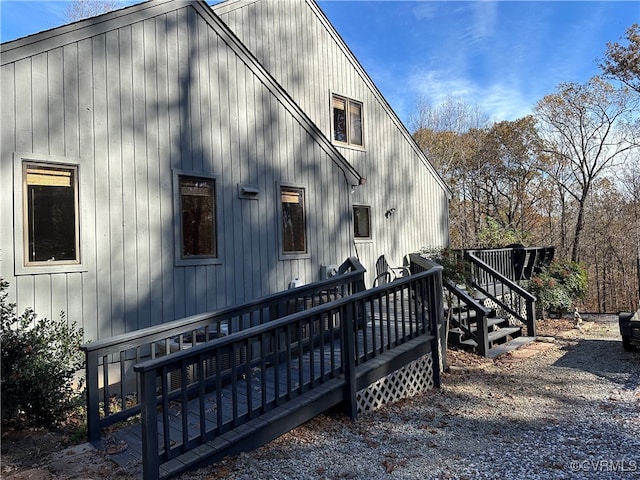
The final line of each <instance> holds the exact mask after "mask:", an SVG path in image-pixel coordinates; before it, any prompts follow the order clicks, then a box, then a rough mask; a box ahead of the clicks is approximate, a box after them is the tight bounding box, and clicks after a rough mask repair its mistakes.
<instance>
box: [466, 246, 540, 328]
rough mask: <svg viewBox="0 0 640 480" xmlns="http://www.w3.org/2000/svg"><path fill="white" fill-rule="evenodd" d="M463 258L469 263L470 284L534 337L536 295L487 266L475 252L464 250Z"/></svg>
mask: <svg viewBox="0 0 640 480" xmlns="http://www.w3.org/2000/svg"><path fill="white" fill-rule="evenodd" d="M465 259H466V260H467V261H468V262H469V263H470V265H471V283H472V286H473V287H474V288H475V289H477V290H478V291H480V292H481V293H482V294H483V295H485V296H486V297H488V298H489V299H491V300H492V301H493V302H494V303H495V304H496V305H497V306H498V308H499V309H501V310H502V312H501V313H504V314H506V315H508V316H509V315H510V316H511V317H512V318H514V319H515V320H517V321H519V322H521V323H523V324H524V325H525V326H526V328H527V335H528V336H531V337H535V335H536V333H535V331H536V328H535V301H536V297H535V296H534V295H532V294H531V293H529V292H528V291H526V290H525V289H524V288H522V287H521V286H520V285H519V284H518V283H516V282H515V281H512V280H511V279H509V278H508V277H507V276H505V275H504V274H502V273H500V272H498V271H497V270H495V269H494V268H492V267H491V266H489V265H488V264H487V263H485V262H484V261H483V260H481V259H480V258H479V257H478V256H476V254H475V252H473V251H469V250H467V251H465Z"/></svg>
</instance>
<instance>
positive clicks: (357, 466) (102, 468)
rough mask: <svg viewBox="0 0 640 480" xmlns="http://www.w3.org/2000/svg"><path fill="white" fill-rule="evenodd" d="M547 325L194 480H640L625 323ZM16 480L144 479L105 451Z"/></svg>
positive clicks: (637, 406) (634, 387)
mask: <svg viewBox="0 0 640 480" xmlns="http://www.w3.org/2000/svg"><path fill="white" fill-rule="evenodd" d="M585 320H586V323H585V328H584V329H583V331H579V330H577V329H573V328H572V323H571V322H570V321H569V320H550V321H545V322H540V323H539V325H538V332H539V333H540V334H541V335H546V336H547V337H548V338H547V340H549V341H550V342H549V341H548V342H536V343H534V344H531V345H530V346H528V347H525V348H521V349H519V350H517V351H515V352H512V353H510V354H508V355H504V356H502V357H500V358H499V359H497V360H486V359H482V358H480V357H478V356H476V355H472V354H468V353H464V352H459V351H453V352H450V354H449V363H450V365H451V370H450V371H449V372H448V373H445V374H443V378H442V388H440V389H436V390H432V391H429V392H426V393H424V394H421V395H418V396H416V397H413V398H411V399H408V400H404V401H400V402H397V403H394V404H392V405H388V406H386V407H385V408H383V409H381V410H378V411H376V412H372V413H368V414H366V415H362V416H361V417H360V418H359V419H358V421H357V422H351V421H350V420H348V419H347V418H346V417H344V416H342V415H340V414H328V415H322V416H319V417H317V418H315V419H314V420H312V421H310V422H308V423H306V424H304V425H302V426H300V427H298V428H296V429H295V430H293V431H291V432H289V433H287V434H286V435H283V436H282V437H280V438H278V439H277V440H275V441H273V442H271V443H269V444H267V445H265V446H263V447H261V448H259V449H258V450H255V451H253V452H251V453H246V454H241V455H239V456H237V457H233V458H227V459H226V460H225V461H223V462H220V463H217V464H215V465H211V466H209V467H206V468H203V469H200V470H197V471H192V472H188V473H185V474H183V475H182V476H181V477H180V478H179V480H187V479H189V480H191V479H207V480H214V479H216V480H219V479H229V480H230V479H236V480H268V479H278V480H282V479H313V480H321V479H357V480H374V479H385V480H391V479H494V478H497V479H505V480H507V479H523V478H526V479H564V478H570V479H592V478H603V479H616V478H620V479H631V478H640V351H639V352H633V353H630V352H625V351H623V349H622V344H621V342H620V337H619V333H618V327H617V321H616V317H612V316H609V317H604V318H603V317H597V319H596V317H594V320H596V321H593V322H590V321H588V320H589V318H587V317H586V316H585ZM8 478H11V479H12V480H24V479H30V480H33V479H45V480H50V479H51V480H61V479H90V478H91V479H93V478H95V479H97V478H113V479H115V478H118V479H121V480H125V479H127V480H129V479H131V478H133V477H132V476H131V473H130V472H126V471H123V470H121V469H119V468H118V467H116V466H115V464H113V463H112V462H110V461H109V460H108V456H107V455H105V454H104V452H96V451H95V450H91V449H83V448H82V446H78V447H76V449H75V450H72V451H69V450H67V451H65V452H61V453H59V454H58V455H54V456H52V457H51V458H49V459H47V460H45V461H44V462H43V464H42V465H40V466H39V467H38V468H35V469H31V470H28V471H23V472H16V473H15V474H9V477H8Z"/></svg>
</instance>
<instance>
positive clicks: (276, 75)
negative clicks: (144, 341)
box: [0, 0, 450, 341]
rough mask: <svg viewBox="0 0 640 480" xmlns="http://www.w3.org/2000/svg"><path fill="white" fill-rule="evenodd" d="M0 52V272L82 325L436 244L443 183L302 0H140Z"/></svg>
mask: <svg viewBox="0 0 640 480" xmlns="http://www.w3.org/2000/svg"><path fill="white" fill-rule="evenodd" d="M276 20H277V21H276ZM0 54H1V99H2V100H1V101H2V104H1V109H2V131H1V135H2V138H1V152H0V191H1V192H2V195H1V197H0V198H1V204H0V224H1V225H2V229H1V231H0V276H2V277H3V278H4V279H6V280H8V281H9V282H10V290H9V301H12V302H16V303H17V306H18V310H19V311H21V310H22V309H23V308H26V307H33V308H34V310H35V311H36V312H37V313H38V315H39V316H41V317H48V318H51V317H55V316H57V315H58V313H59V312H60V311H64V312H65V315H66V318H67V319H68V320H69V321H70V322H77V324H78V326H79V327H82V328H83V329H84V332H85V338H86V340H94V341H95V340H99V339H104V338H109V337H112V336H114V335H117V334H121V333H124V332H130V331H134V330H138V329H141V328H144V327H148V326H153V325H158V324H161V323H165V322H168V321H171V320H174V319H177V318H182V317H185V316H188V315H192V314H195V313H200V312H207V311H213V310H216V309H220V308H222V307H225V306H229V305H235V304H238V303H241V302H243V301H247V300H249V299H252V298H256V297H259V296H263V295H266V294H269V293H272V292H276V291H280V290H284V289H286V288H288V287H289V285H291V284H293V285H296V284H300V283H309V282H313V281H316V280H318V279H320V278H321V277H322V276H324V275H327V274H329V273H330V272H331V267H332V266H333V265H336V264H340V263H341V262H342V261H343V260H344V259H345V258H347V257H350V256H357V257H358V258H359V259H360V261H361V263H362V264H363V265H364V266H365V267H366V268H367V270H368V273H367V275H368V276H367V283H368V285H369V286H370V285H372V283H373V281H374V279H375V276H376V262H377V260H378V259H379V258H380V256H383V255H384V256H385V258H386V259H387V260H388V262H389V263H390V264H392V265H399V264H400V263H401V262H402V261H403V258H404V256H405V255H406V254H408V253H410V252H414V251H416V250H417V249H419V248H420V247H423V246H445V245H447V244H448V201H449V198H450V191H449V190H448V188H447V186H446V185H445V184H444V182H443V181H442V179H441V178H440V177H439V176H438V174H437V173H436V172H435V171H434V169H433V167H432V166H431V165H430V164H429V162H428V160H427V159H426V157H425V156H424V154H423V153H422V152H421V151H420V149H419V148H418V147H417V145H416V144H415V142H414V141H413V139H412V138H411V135H410V134H409V132H408V131H407V130H406V128H405V127H404V126H403V125H402V123H401V122H400V120H399V119H398V117H397V116H396V115H395V114H394V112H393V110H392V109H391V107H390V106H389V104H388V103H387V102H386V101H385V99H384V97H383V96H382V95H381V93H380V92H379V91H378V89H377V88H376V87H375V85H374V83H373V81H372V80H371V79H370V78H369V76H368V75H367V74H366V72H365V71H364V69H363V68H362V66H361V65H360V64H359V63H358V61H357V59H356V58H355V57H354V55H353V54H352V53H351V51H350V50H349V48H348V47H347V45H345V43H344V41H343V40H342V39H341V38H340V36H339V35H338V33H337V32H336V31H335V29H334V28H333V27H332V26H331V24H330V22H329V21H328V19H327V18H326V16H325V15H324V14H323V13H322V11H321V9H320V7H319V6H318V5H317V4H316V3H314V2H313V1H312V0H295V1H294V0H287V1H253V0H238V1H235V0H230V1H228V2H224V3H221V4H218V5H215V6H214V7H209V6H208V5H207V4H206V3H205V2H200V1H197V2H186V1H177V0H152V1H150V2H146V3H141V4H138V5H134V6H131V7H128V8H124V9H121V10H117V11H113V12H110V13H107V14H104V15H101V16H98V17H95V18H91V19H87V20H83V21H80V22H76V23H72V24H70V25H66V26H62V27H59V28H55V29H52V30H48V31H45V32H41V33H38V34H35V35H31V36H28V37H25V38H21V39H18V40H15V41H11V42H7V43H4V44H2V45H1V46H0Z"/></svg>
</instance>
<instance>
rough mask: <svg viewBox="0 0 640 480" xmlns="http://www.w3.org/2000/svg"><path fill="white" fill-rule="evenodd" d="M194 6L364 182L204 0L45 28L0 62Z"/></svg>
mask: <svg viewBox="0 0 640 480" xmlns="http://www.w3.org/2000/svg"><path fill="white" fill-rule="evenodd" d="M183 7H192V8H194V9H195V10H196V11H197V12H198V13H199V14H200V16H201V17H202V18H203V19H204V21H206V22H207V23H208V24H209V26H210V27H211V28H213V29H214V31H215V32H216V33H217V34H218V35H219V36H220V37H221V39H222V40H223V41H224V42H225V44H226V45H227V46H228V47H229V48H231V49H232V50H233V51H234V53H235V54H236V55H238V57H239V58H240V59H241V60H242V61H243V62H244V63H245V64H246V65H247V66H248V67H249V68H250V70H251V71H252V72H253V73H254V75H256V76H257V77H258V78H259V79H260V80H261V81H262V83H263V84H264V85H265V86H266V87H267V89H268V90H269V91H270V92H271V94H272V95H274V96H275V97H276V99H277V100H278V101H279V102H280V103H281V104H282V105H283V106H285V108H287V110H288V111H289V113H291V114H292V115H293V116H294V117H295V118H296V120H298V122H299V123H300V125H301V126H302V127H303V128H304V129H305V130H306V131H307V133H309V135H311V136H312V137H313V138H314V140H315V141H316V142H317V143H318V144H319V145H320V146H321V147H322V148H323V149H324V150H325V151H326V152H327V154H329V156H330V157H331V159H332V160H333V161H334V162H335V163H336V164H337V165H338V167H339V168H340V169H341V170H342V171H343V172H344V175H345V178H346V180H347V182H348V183H349V185H362V184H364V183H365V181H366V180H365V178H364V177H362V176H361V175H360V173H358V171H357V170H356V169H355V168H354V167H353V165H351V164H350V163H349V162H348V161H347V159H346V158H345V157H344V156H343V155H342V154H341V153H340V152H339V151H338V149H337V148H336V147H335V146H334V145H333V144H332V143H331V142H330V141H329V139H328V138H327V137H326V136H325V135H324V134H323V133H322V131H321V130H320V129H319V128H318V127H317V126H316V125H315V124H314V123H313V121H312V120H311V119H310V118H309V117H308V115H307V114H306V113H305V112H304V111H303V110H302V108H300V106H299V105H298V104H297V103H296V102H295V101H293V99H292V98H291V97H290V96H289V94H288V93H287V92H286V91H285V89H284V88H283V87H282V86H281V85H280V84H279V83H278V82H277V81H276V80H275V79H274V78H273V76H272V75H271V74H270V73H269V72H268V71H267V70H266V69H265V68H264V67H263V66H262V65H261V64H260V62H259V61H258V60H257V58H256V57H255V56H254V55H253V54H252V53H251V52H250V51H249V49H248V48H247V47H246V46H245V45H244V44H243V43H242V42H241V41H240V40H239V39H238V37H237V36H236V35H235V34H234V33H233V32H232V31H231V29H230V28H229V27H228V26H227V25H226V24H225V23H224V22H223V21H222V20H221V19H220V18H219V17H218V16H217V15H216V14H215V13H214V11H213V9H212V8H211V7H210V6H209V5H208V4H207V3H206V2H205V1H204V0H195V1H189V0H149V1H147V2H143V3H139V4H136V5H132V6H129V7H125V8H123V9H120V10H115V11H113V12H108V13H105V14H102V15H98V16H95V17H92V18H88V19H85V20H80V21H78V22H74V23H71V24H68V25H63V26H60V27H56V28H53V29H51V30H46V31H44V32H40V33H36V34H33V35H29V36H27V37H23V38H20V39H17V40H12V41H10V42H5V43H3V44H0V54H1V55H0V65H6V64H9V63H13V62H16V61H18V60H21V59H23V58H26V57H30V56H33V55H37V54H39V53H43V52H46V51H49V50H53V49H55V48H60V47H62V46H64V45H66V44H69V43H73V42H77V41H80V40H83V39H85V38H90V37H93V36H96V35H100V34H103V33H106V32H107V31H109V30H113V29H115V28H119V27H120V26H126V25H130V24H132V23H135V22H137V21H143V20H146V19H147V18H150V17H153V16H157V15H161V14H163V13H166V12H169V11H173V10H177V9H178V8H183Z"/></svg>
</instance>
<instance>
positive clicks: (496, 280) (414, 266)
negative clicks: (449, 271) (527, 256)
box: [409, 249, 546, 358]
mask: <svg viewBox="0 0 640 480" xmlns="http://www.w3.org/2000/svg"><path fill="white" fill-rule="evenodd" d="M502 250H504V251H502ZM502 250H500V251H499V252H498V253H500V255H499V256H498V257H497V259H498V260H499V261H498V260H496V259H495V258H494V257H493V255H489V253H492V252H490V251H482V252H473V251H466V252H460V258H461V259H464V261H465V262H467V263H468V266H469V268H468V269H469V276H468V279H467V280H468V282H469V285H457V284H455V283H453V282H451V281H450V280H446V279H445V280H443V292H444V293H443V314H444V319H445V322H446V325H447V329H446V331H447V334H446V338H447V343H448V344H449V345H452V346H456V347H459V348H463V349H466V350H471V351H474V352H476V353H478V354H479V355H482V356H484V357H489V358H495V357H498V356H500V355H503V354H504V353H507V352H509V351H511V350H514V349H516V348H519V347H521V346H522V345H525V344H526V343H530V342H533V341H534V340H535V335H536V334H535V300H536V299H535V297H534V296H533V295H532V294H531V293H529V292H528V291H527V290H525V288H524V287H523V286H522V285H523V284H524V283H523V280H527V278H524V277H523V275H524V274H523V273H522V271H523V269H517V272H516V271H515V270H516V269H514V268H507V267H505V265H509V266H513V265H512V264H513V262H512V261H511V260H509V261H507V260H505V258H503V257H505V254H507V253H513V252H509V249H502ZM409 258H410V265H411V271H412V273H416V272H419V271H423V270H427V269H429V268H430V267H431V266H433V265H434V261H433V260H430V259H429V258H427V257H425V256H423V255H421V254H413V255H410V257H409ZM509 258H510V257H509ZM545 258H546V257H545ZM485 260H486V261H485ZM487 262H491V263H492V265H490V264H489V263H487ZM520 263H522V262H520ZM494 267H495V268H494ZM531 271H532V270H531ZM527 272H529V270H527ZM512 277H513V278H512ZM468 287H470V288H468ZM468 290H471V291H473V294H470V293H469V292H468ZM525 332H526V335H525Z"/></svg>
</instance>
